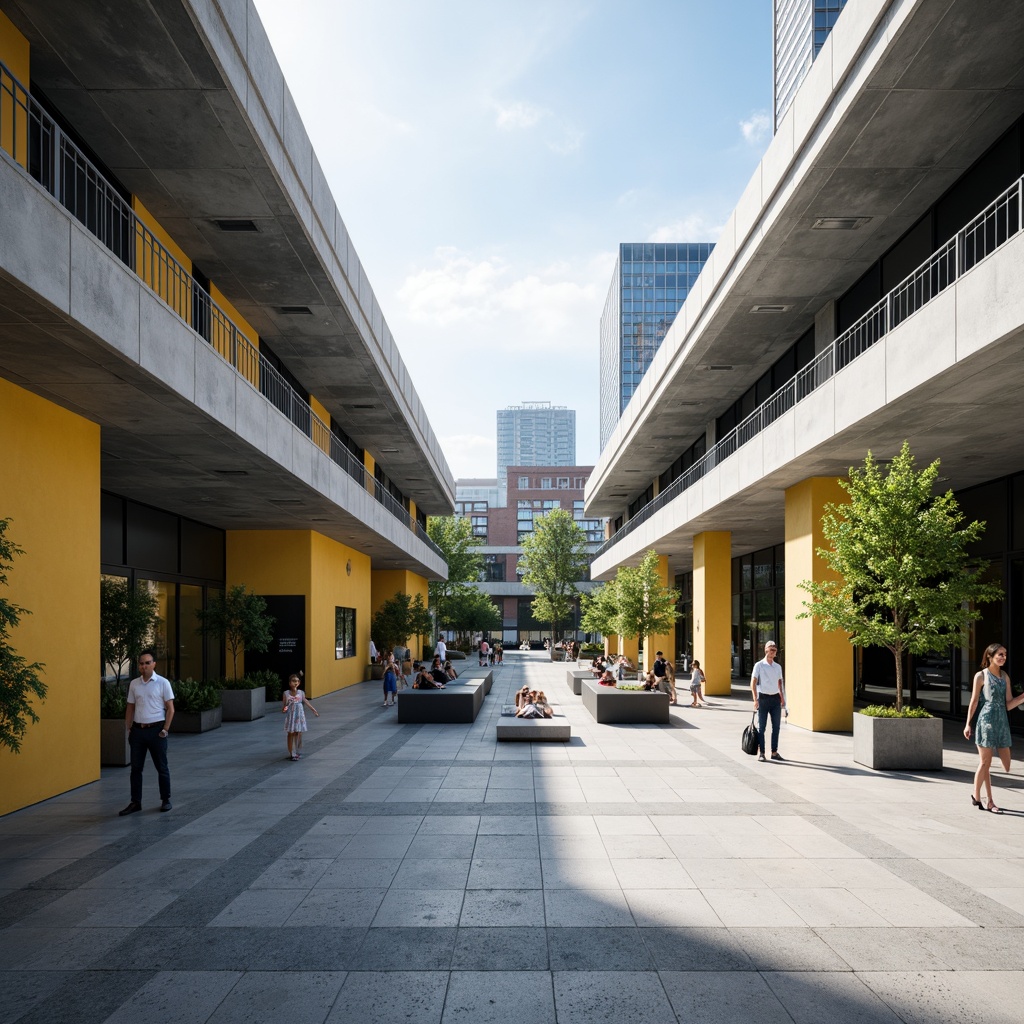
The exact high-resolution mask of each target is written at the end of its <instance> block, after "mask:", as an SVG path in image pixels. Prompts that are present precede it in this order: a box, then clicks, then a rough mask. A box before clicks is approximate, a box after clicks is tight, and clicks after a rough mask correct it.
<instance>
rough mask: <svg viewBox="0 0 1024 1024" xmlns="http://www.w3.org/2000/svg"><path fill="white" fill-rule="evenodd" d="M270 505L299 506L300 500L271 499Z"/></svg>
mask: <svg viewBox="0 0 1024 1024" xmlns="http://www.w3.org/2000/svg"><path fill="white" fill-rule="evenodd" d="M270 504H271V505H301V504H302V500H301V499H300V498H271V499H270Z"/></svg>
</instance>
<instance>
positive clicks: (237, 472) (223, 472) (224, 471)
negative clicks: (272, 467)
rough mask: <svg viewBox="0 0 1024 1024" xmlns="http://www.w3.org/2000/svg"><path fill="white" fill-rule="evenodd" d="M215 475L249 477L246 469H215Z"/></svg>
mask: <svg viewBox="0 0 1024 1024" xmlns="http://www.w3.org/2000/svg"><path fill="white" fill-rule="evenodd" d="M214 473H216V474H217V475H218V476H248V475H249V473H248V472H247V471H246V470H244V469H215V470H214Z"/></svg>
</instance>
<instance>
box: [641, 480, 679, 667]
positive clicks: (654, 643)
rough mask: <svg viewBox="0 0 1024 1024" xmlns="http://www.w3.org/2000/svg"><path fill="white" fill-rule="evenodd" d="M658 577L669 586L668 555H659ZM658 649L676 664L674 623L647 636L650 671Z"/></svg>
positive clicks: (645, 658)
mask: <svg viewBox="0 0 1024 1024" xmlns="http://www.w3.org/2000/svg"><path fill="white" fill-rule="evenodd" d="M654 486H655V489H657V486H658V482H657V480H655V482H654ZM658 578H659V580H660V581H661V585H662V586H663V587H667V586H669V578H668V556H667V555H659V556H658ZM658 651H661V652H662V654H664V655H665V659H666V661H670V662H672V664H675V660H676V630H675V626H674V625H673V627H672V630H671V632H669V633H655V634H652V635H651V636H649V637H647V640H646V642H645V643H644V671H645V672H650V671H651V670H652V669H653V668H654V658H655V656H656V655H657V653H658Z"/></svg>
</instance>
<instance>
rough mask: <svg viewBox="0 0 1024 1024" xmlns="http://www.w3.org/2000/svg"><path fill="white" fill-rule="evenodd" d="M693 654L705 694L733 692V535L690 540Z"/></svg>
mask: <svg viewBox="0 0 1024 1024" xmlns="http://www.w3.org/2000/svg"><path fill="white" fill-rule="evenodd" d="M693 655H694V657H695V658H696V659H697V661H699V662H700V667H701V668H702V669H703V670H704V675H705V676H706V677H707V686H706V688H705V692H706V693H709V694H718V695H719V696H726V695H728V694H729V693H730V692H731V691H732V534H731V533H730V532H729V531H728V530H721V531H716V532H708V533H698V534H697V536H696V537H694V538H693Z"/></svg>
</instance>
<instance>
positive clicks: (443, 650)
mask: <svg viewBox="0 0 1024 1024" xmlns="http://www.w3.org/2000/svg"><path fill="white" fill-rule="evenodd" d="M434 654H436V655H437V657H439V658H440V659H441V664H442V665H443V664H444V663H445V661H446V660H447V658H448V645H447V644H446V643H445V642H444V637H443V636H439V637H438V638H437V646H436V647H435V648H434Z"/></svg>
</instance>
